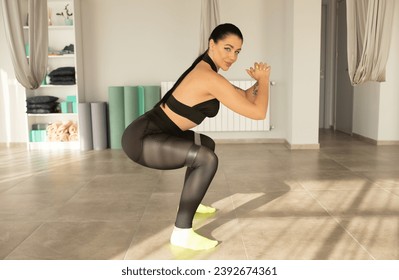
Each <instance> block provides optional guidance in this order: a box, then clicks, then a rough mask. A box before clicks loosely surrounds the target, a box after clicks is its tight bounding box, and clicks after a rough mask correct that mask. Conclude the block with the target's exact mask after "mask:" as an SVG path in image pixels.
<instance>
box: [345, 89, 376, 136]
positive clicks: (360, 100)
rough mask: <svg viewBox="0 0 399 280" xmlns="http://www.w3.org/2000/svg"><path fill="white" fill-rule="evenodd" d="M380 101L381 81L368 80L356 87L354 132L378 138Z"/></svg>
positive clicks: (354, 95)
mask: <svg viewBox="0 0 399 280" xmlns="http://www.w3.org/2000/svg"><path fill="white" fill-rule="evenodd" d="M379 103H380V84H379V83H377V82H367V83H364V84H361V85H357V86H355V87H354V92H353V128H352V131H353V133H355V134H358V135H361V136H364V137H367V138H370V139H377V138H378V119H379V113H380V110H379V107H380V106H379Z"/></svg>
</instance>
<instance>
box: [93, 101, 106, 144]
mask: <svg viewBox="0 0 399 280" xmlns="http://www.w3.org/2000/svg"><path fill="white" fill-rule="evenodd" d="M91 125H92V129H93V149H94V150H105V149H107V146H108V143H107V142H108V141H107V106H106V104H105V102H96V103H91Z"/></svg>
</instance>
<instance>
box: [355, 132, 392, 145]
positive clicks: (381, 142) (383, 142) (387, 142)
mask: <svg viewBox="0 0 399 280" xmlns="http://www.w3.org/2000/svg"><path fill="white" fill-rule="evenodd" d="M352 136H353V137H354V138H356V139H358V140H360V141H363V142H366V143H369V144H372V145H375V146H395V145H399V141H397V140H375V139H371V138H369V137H366V136H363V135H360V134H356V133H352Z"/></svg>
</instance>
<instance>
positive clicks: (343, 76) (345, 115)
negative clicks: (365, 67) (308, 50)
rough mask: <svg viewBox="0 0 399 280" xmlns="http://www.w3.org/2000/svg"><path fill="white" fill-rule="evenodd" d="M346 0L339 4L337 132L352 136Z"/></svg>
mask: <svg viewBox="0 0 399 280" xmlns="http://www.w3.org/2000/svg"><path fill="white" fill-rule="evenodd" d="M346 36H347V30H346V0H339V1H338V3H337V37H336V38H337V39H336V40H337V44H336V46H337V60H336V77H337V78H336V94H335V100H336V102H335V127H334V128H335V130H338V131H341V132H344V133H346V134H350V135H352V126H353V92H354V89H353V86H352V84H351V82H350V78H349V74H348V55H347V37H346Z"/></svg>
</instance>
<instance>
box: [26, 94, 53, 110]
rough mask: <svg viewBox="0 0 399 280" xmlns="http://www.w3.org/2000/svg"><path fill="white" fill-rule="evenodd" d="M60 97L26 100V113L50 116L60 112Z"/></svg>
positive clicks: (36, 97) (30, 98)
mask: <svg viewBox="0 0 399 280" xmlns="http://www.w3.org/2000/svg"><path fill="white" fill-rule="evenodd" d="M57 100H58V97H55V96H45V95H42V96H32V97H29V98H27V99H26V109H27V110H26V112H27V113H28V114H48V113H57V112H58V104H59V103H58V102H57Z"/></svg>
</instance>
